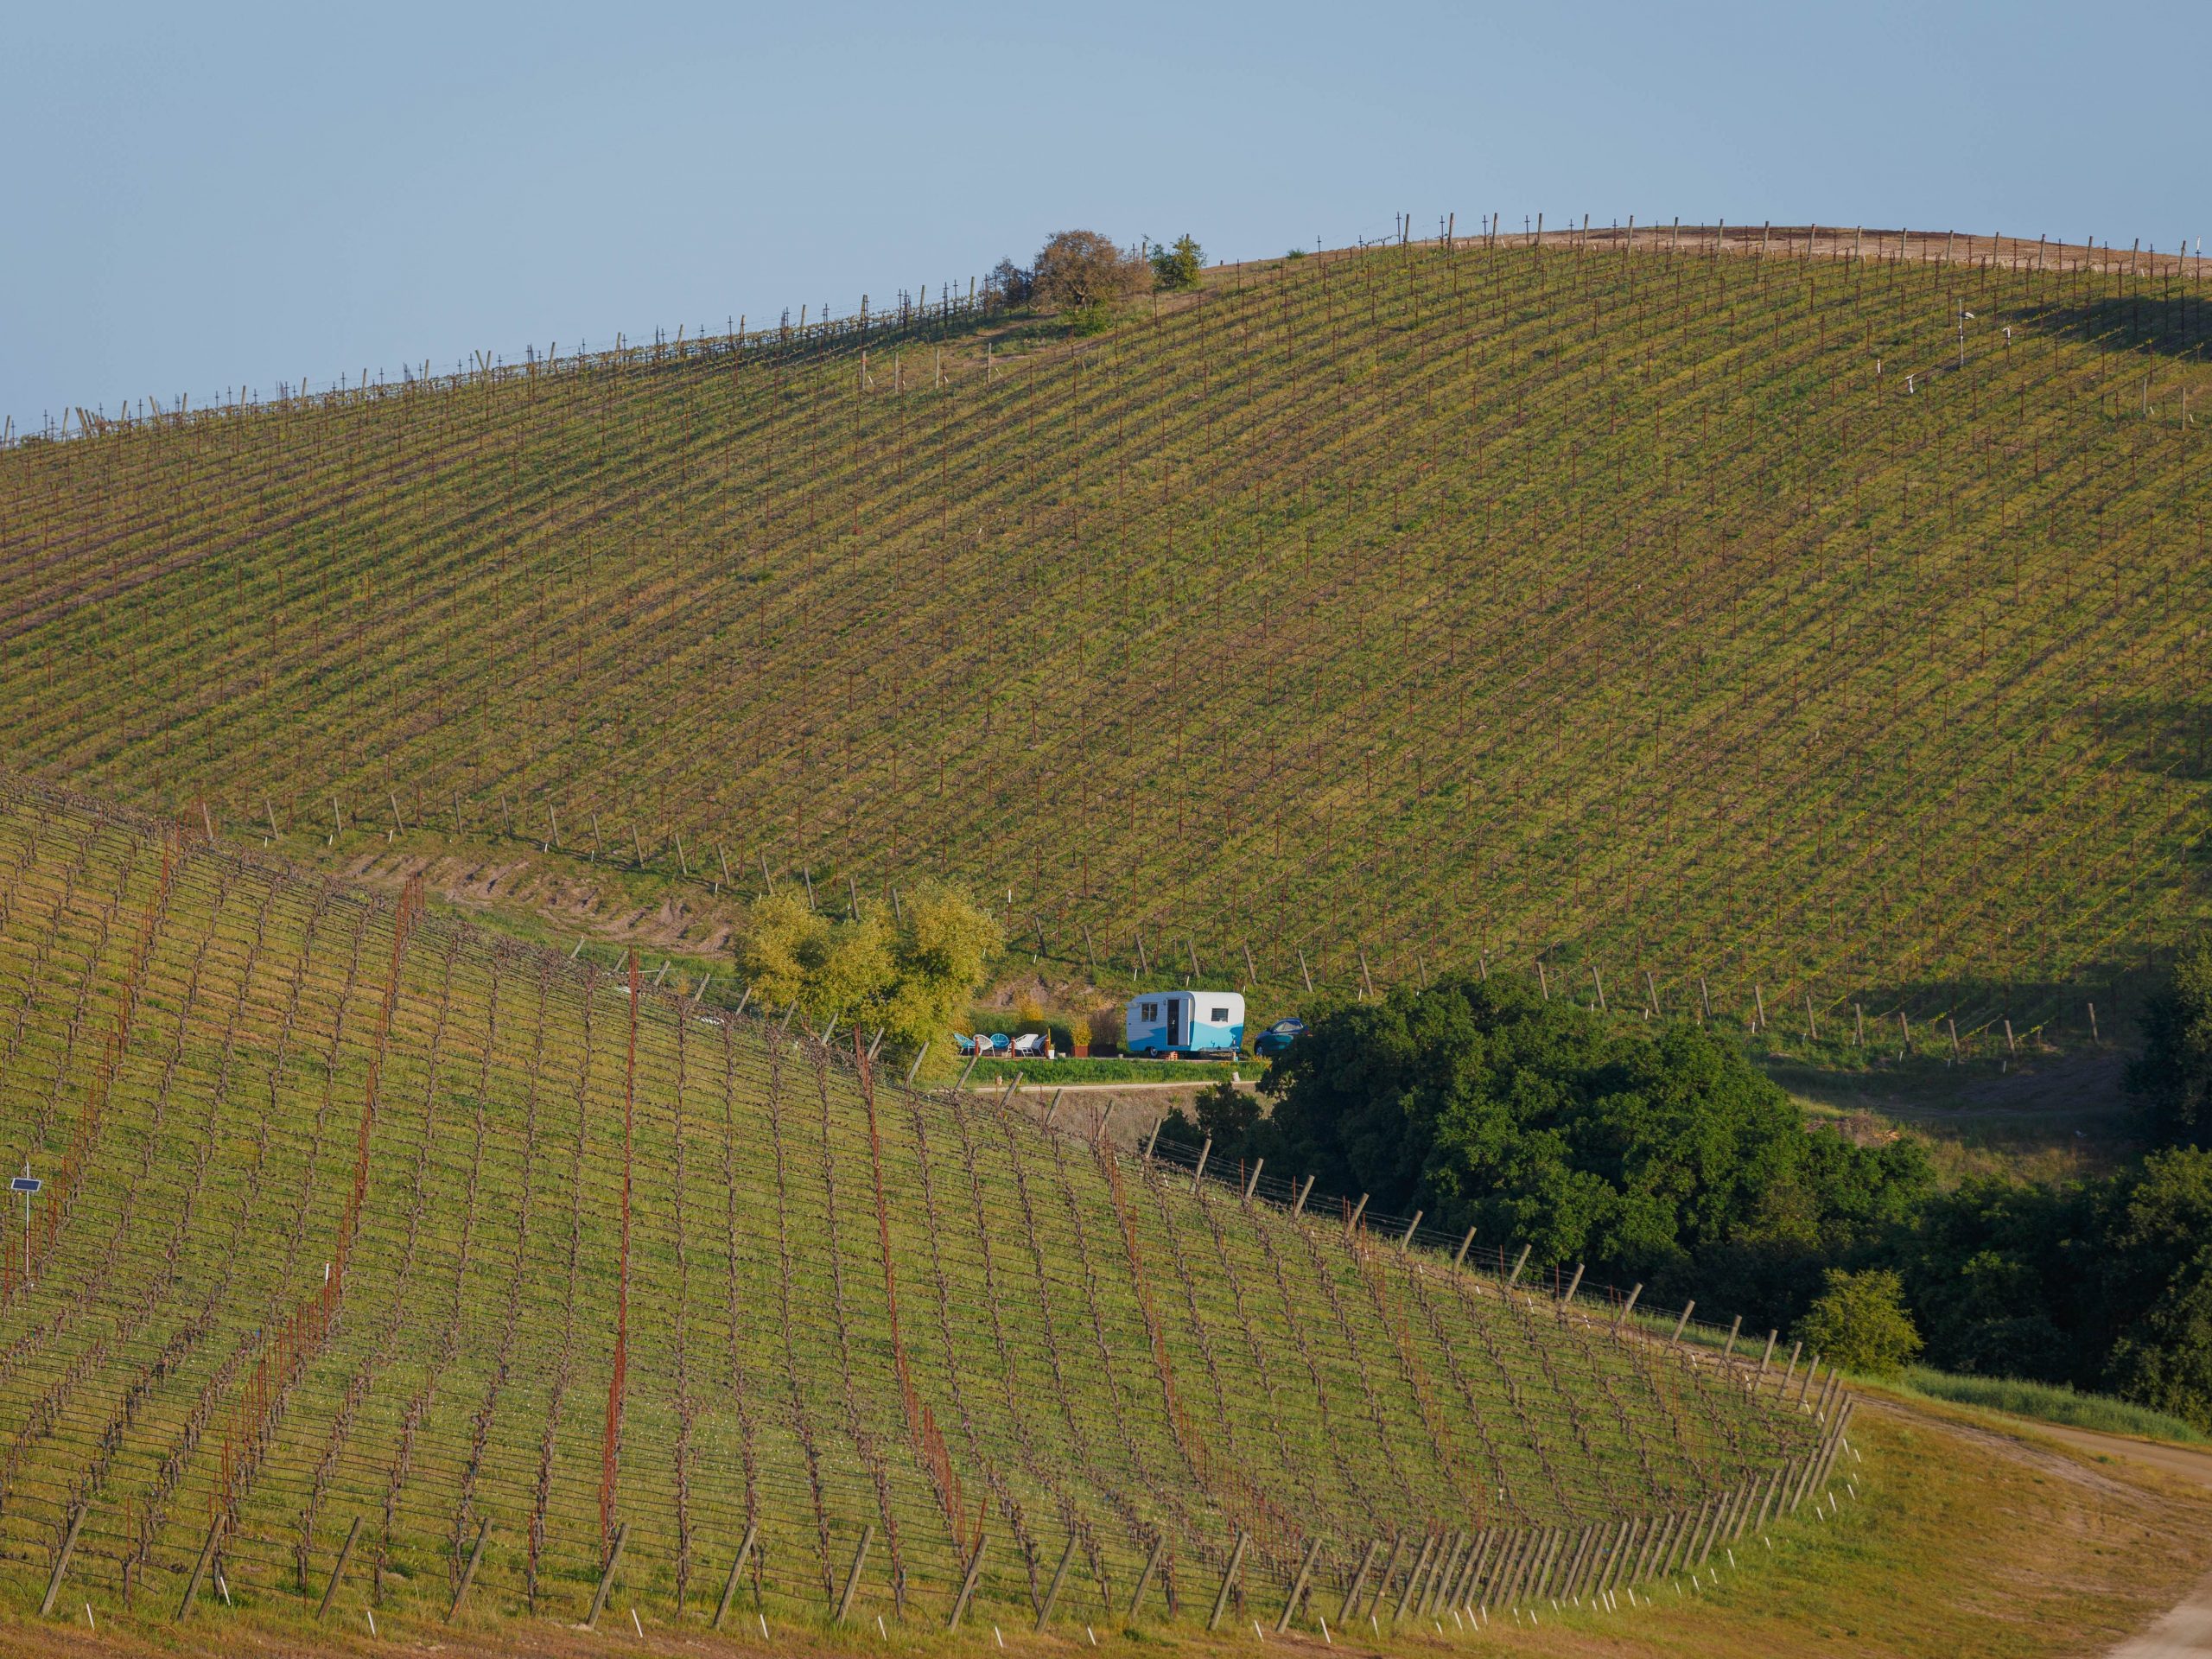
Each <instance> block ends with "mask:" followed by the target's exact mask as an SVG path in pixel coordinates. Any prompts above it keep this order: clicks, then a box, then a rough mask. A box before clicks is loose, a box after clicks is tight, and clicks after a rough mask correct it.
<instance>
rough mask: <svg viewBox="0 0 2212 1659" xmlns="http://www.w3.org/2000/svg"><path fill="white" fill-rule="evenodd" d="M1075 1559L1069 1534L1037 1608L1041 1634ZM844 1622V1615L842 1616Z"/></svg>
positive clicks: (1072, 1534) (1071, 1534)
mask: <svg viewBox="0 0 2212 1659" xmlns="http://www.w3.org/2000/svg"><path fill="white" fill-rule="evenodd" d="M1072 1560H1075V1534H1074V1533H1073V1532H1072V1531H1071V1532H1070V1533H1069V1534H1068V1543H1067V1548H1065V1549H1063V1550H1062V1551H1061V1552H1060V1564H1059V1565H1058V1567H1054V1568H1053V1569H1052V1583H1051V1584H1050V1585H1048V1586H1046V1590H1045V1600H1044V1603H1043V1605H1040V1606H1039V1608H1038V1609H1037V1630H1038V1634H1039V1635H1040V1636H1041V1635H1042V1634H1043V1633H1044V1630H1045V1627H1046V1625H1047V1624H1051V1623H1052V1608H1053V1606H1054V1605H1056V1604H1057V1603H1058V1601H1059V1599H1060V1586H1062V1585H1064V1584H1065V1583H1066V1582H1067V1580H1068V1563H1069V1562H1071V1561H1072ZM840 1622H842V1615H841V1616H840Z"/></svg>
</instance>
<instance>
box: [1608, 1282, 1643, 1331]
mask: <svg viewBox="0 0 2212 1659" xmlns="http://www.w3.org/2000/svg"><path fill="white" fill-rule="evenodd" d="M1642 1294H1643V1281H1642V1280H1641V1279H1639V1280H1637V1281H1636V1283H1635V1284H1633V1285H1631V1286H1630V1287H1629V1293H1628V1300H1626V1301H1624V1302H1623V1303H1622V1304H1621V1311H1620V1312H1619V1313H1616V1314H1614V1315H1613V1329H1614V1330H1615V1331H1616V1332H1618V1331H1619V1330H1620V1328H1621V1327H1622V1326H1623V1325H1625V1324H1627V1323H1628V1316H1629V1315H1630V1314H1631V1313H1635V1312H1636V1299H1637V1297H1639V1296H1641V1295H1642Z"/></svg>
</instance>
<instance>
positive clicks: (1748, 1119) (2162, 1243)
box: [1166, 941, 2212, 1427]
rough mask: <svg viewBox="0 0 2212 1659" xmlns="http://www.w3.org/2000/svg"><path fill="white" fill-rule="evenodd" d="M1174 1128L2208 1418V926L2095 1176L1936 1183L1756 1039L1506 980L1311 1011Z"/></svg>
mask: <svg viewBox="0 0 2212 1659" xmlns="http://www.w3.org/2000/svg"><path fill="white" fill-rule="evenodd" d="M1309 1024H1310V1028H1309V1029H1308V1031H1307V1032H1306V1034H1305V1035H1304V1036H1303V1037H1301V1038H1300V1039H1299V1040H1298V1041H1297V1043H1296V1044H1295V1045H1294V1046H1293V1047H1292V1048H1291V1049H1290V1050H1289V1052H1287V1054H1285V1055H1284V1056H1282V1057H1281V1058H1278V1059H1277V1060H1275V1061H1274V1063H1273V1064H1272V1065H1270V1067H1269V1069H1268V1073H1267V1075H1266V1077H1265V1078H1264V1079H1263V1081H1262V1090H1263V1092H1264V1094H1265V1095H1267V1096H1271V1097H1272V1099H1273V1102H1274V1105H1273V1109H1272V1111H1269V1112H1267V1113H1265V1114H1264V1115H1263V1113H1262V1109H1261V1105H1260V1103H1259V1102H1258V1101H1257V1100H1255V1098H1254V1097H1253V1096H1250V1095H1239V1094H1237V1093H1236V1091H1234V1090H1230V1089H1228V1088H1226V1087H1224V1088H1222V1089H1219V1090H1212V1091H1209V1093H1208V1094H1206V1095H1205V1096H1202V1097H1201V1099H1200V1101H1199V1103H1198V1112H1197V1116H1196V1119H1195V1121H1192V1120H1190V1119H1187V1118H1185V1119H1179V1120H1178V1121H1176V1122H1171V1123H1170V1125H1169V1126H1168V1128H1167V1129H1166V1138H1167V1139H1169V1140H1171V1141H1172V1140H1173V1139H1174V1138H1176V1137H1177V1136H1181V1137H1184V1138H1186V1139H1192V1140H1195V1139H1196V1138H1198V1137H1202V1136H1205V1135H1211V1137H1212V1138H1213V1141H1214V1155H1215V1156H1216V1157H1230V1158H1237V1157H1242V1158H1245V1159H1248V1160H1249V1159H1256V1158H1261V1157H1264V1158H1266V1159H1267V1160H1268V1163H1269V1164H1270V1165H1272V1166H1274V1167H1276V1168H1288V1169H1299V1170H1307V1171H1311V1172H1313V1173H1314V1174H1315V1176H1316V1177H1317V1178H1318V1180H1319V1184H1320V1185H1321V1186H1322V1187H1323V1188H1325V1189H1326V1188H1329V1187H1332V1186H1333V1187H1336V1188H1338V1190H1341V1191H1343V1192H1365V1193H1368V1194H1369V1195H1370V1203H1371V1204H1372V1205H1373V1206H1374V1207H1375V1209H1376V1210H1377V1211H1384V1212H1395V1213H1399V1214H1410V1213H1412V1212H1413V1211H1415V1210H1421V1211H1425V1212H1426V1213H1427V1217H1429V1219H1430V1221H1431V1222H1432V1223H1433V1224H1436V1225H1439V1226H1441V1227H1444V1228H1446V1229H1448V1230H1460V1229H1464V1228H1466V1227H1469V1226H1472V1227H1474V1228H1476V1229H1477V1230H1478V1233H1479V1234H1480V1235H1481V1236H1484V1237H1486V1238H1489V1239H1491V1240H1497V1239H1501V1238H1510V1239H1514V1240H1517V1241H1520V1242H1523V1243H1527V1244H1529V1247H1530V1251H1531V1260H1532V1261H1533V1262H1538V1263H1550V1262H1560V1263H1567V1262H1586V1263H1587V1264H1588V1267H1589V1269H1590V1271H1591V1272H1592V1274H1597V1275H1599V1276H1601V1277H1605V1276H1611V1277H1614V1278H1617V1279H1618V1280H1620V1281H1622V1282H1624V1283H1625V1282H1629V1281H1641V1282H1643V1284H1645V1285H1646V1286H1647V1287H1648V1292H1647V1294H1650V1295H1652V1296H1655V1297H1657V1298H1661V1299H1669V1298H1671V1299H1672V1300H1677V1301H1681V1300H1688V1299H1689V1298H1692V1297H1694V1298H1696V1299H1697V1301H1698V1304H1699V1306H1700V1310H1707V1311H1714V1312H1718V1313H1720V1315H1721V1316H1722V1317H1727V1316H1728V1315H1730V1314H1732V1313H1741V1314H1743V1315H1744V1316H1745V1320H1746V1323H1755V1324H1758V1325H1775V1326H1778V1327H1781V1328H1783V1329H1785V1330H1795V1331H1796V1333H1797V1334H1799V1335H1801V1336H1804V1337H1806V1338H1807V1339H1808V1341H1810V1342H1812V1343H1814V1344H1815V1345H1820V1346H1822V1347H1823V1348H1824V1350H1825V1351H1827V1352H1828V1353H1829V1354H1830V1356H1831V1357H1834V1358H1837V1359H1840V1360H1841V1361H1843V1362H1844V1363H1847V1364H1851V1363H1857V1364H1859V1365H1861V1366H1864V1367H1866V1368H1869V1369H1873V1370H1884V1369H1889V1368H1891V1367H1892V1366H1894V1365H1896V1364H1897V1363H1902V1362H1903V1361H1904V1360H1906V1359H1910V1358H1912V1357H1916V1356H1918V1357H1923V1358H1924V1359H1925V1360H1926V1361H1927V1362H1928V1363H1931V1364H1934V1365H1936V1366H1939V1367H1941V1368H1942V1369H1945V1370H1955V1371H1961V1372H1968V1373H1983V1374H1990V1375H2001V1376H2019V1377H2025V1378H2029V1379H2031V1380H2035V1381H2039V1382H2047V1383H2067V1384H2070V1385H2072V1386H2075V1387H2076V1388H2084V1389H2100V1390H2104V1391H2108V1392H2111V1393H2114V1394H2117V1395H2120V1396H2121V1397H2123V1398H2126V1399H2128V1400H2132V1401H2135V1402H2139V1403H2141V1404H2144V1405H2147V1406H2151V1407H2153V1408H2158V1409H2159V1410H2163V1411H2167V1412H2171V1413H2172V1414H2175V1415H2177V1416H2180V1417H2183V1418H2185V1419H2187V1420H2188V1421H2191V1422H2194V1423H2196V1424H2198V1425H2200V1426H2202V1427H2212V944H2207V943H2205V942H2202V941H2200V942H2198V943H2197V944H2195V945H2194V946H2193V947H2192V948H2191V949H2190V950H2185V951H2184V952H2183V954H2182V956H2181V957H2180V958H2179V960H2178V962H2177V965H2176V967H2175V969H2174V970H2173V973H2172V976H2171V979H2170V981H2169V982H2168V983H2167V984H2166V986H2165V988H2164V990H2163V991H2162V992H2161V993H2160V994H2159V995H2157V996H2156V997H2155V998H2154V999H2153V1000H2152V1003H2151V1006H2150V1007H2149V1009H2148V1011H2147V1013H2146V1014H2145V1020H2144V1028H2143V1046H2142V1049H2141V1052H2140V1053H2139V1055H2138V1056H2137V1058H2135V1059H2134V1061H2133V1064H2132V1065H2130V1067H2129V1070H2128V1082H2129V1087H2130V1088H2131V1090H2133V1091H2134V1093H2135V1094H2136V1096H2138V1098H2139V1101H2140V1103H2141V1104H2142V1109H2143V1113H2144V1118H2145V1125H2146V1128H2147V1129H2148V1131H2149V1135H2150V1138H2151V1140H2152V1150H2150V1151H2149V1152H2148V1153H2147V1154H2145V1156H2144V1157H2143V1158H2142V1159H2141V1160H2139V1162H2138V1163H2136V1164H2134V1165H2133V1166H2130V1167H2128V1168H2126V1169H2124V1170H2121V1171H2120V1172H2118V1173H2113V1174H2111V1175H2107V1176H2103V1177H2100V1178H2095V1179H2072V1180H2064V1181H2029V1182H2021V1181H2014V1180H2005V1179H1993V1178H1983V1179H1972V1180H1968V1181H1966V1182H1964V1183H1962V1184H1960V1185H1955V1186H1950V1187H1946V1186H1944V1185H1942V1184H1941V1183H1940V1182H1939V1181H1938V1179H1937V1175H1936V1167H1935V1165H1934V1164H1933V1162H1932V1161H1931V1160H1930V1158H1929V1152H1928V1148H1927V1146H1926V1144H1925V1143H1924V1142H1923V1141H1921V1140H1920V1139H1918V1138H1917V1137H1916V1136H1914V1135H1910V1134H1900V1135H1896V1136H1894V1137H1892V1138H1891V1139H1888V1140H1886V1141H1883V1142H1881V1143H1879V1144H1874V1145H1861V1144H1858V1143H1855V1142H1853V1141H1850V1140H1847V1139H1846V1138H1845V1137H1844V1136H1843V1135H1840V1134H1839V1133H1836V1132H1834V1130H1832V1129H1829V1128H1824V1127H1821V1126H1818V1125H1814V1126H1808V1125H1807V1124H1806V1122H1804V1120H1803V1117H1802V1114H1801V1113H1800V1111H1799V1109H1797V1107H1796V1105H1795V1104H1794V1103H1792V1102H1791V1101H1790V1099H1789V1096H1788V1095H1787V1094H1785V1093H1784V1092H1783V1090H1782V1089H1781V1088H1780V1087H1779V1086H1778V1085H1777V1084H1775V1083H1774V1082H1773V1081H1772V1080H1771V1079H1770V1078H1769V1077H1766V1076H1764V1074H1763V1073H1762V1072H1760V1071H1759V1070H1758V1068H1757V1067H1756V1066H1755V1065H1752V1063H1751V1060H1750V1059H1749V1058H1747V1057H1746V1056H1745V1053H1744V1052H1743V1051H1742V1049H1741V1048H1740V1047H1738V1046H1736V1045H1735V1044H1734V1043H1732V1042H1731V1041H1730V1040H1728V1039H1726V1038H1724V1037H1721V1036H1719V1035H1716V1034H1715V1033H1713V1032H1710V1031H1707V1030H1706V1029H1703V1028H1702V1027H1699V1026H1697V1025H1694V1024H1691V1023H1688V1022H1684V1021H1667V1022H1662V1023H1660V1024H1658V1025H1656V1026H1655V1027H1632V1026H1629V1025H1626V1024H1624V1023H1623V1022H1620V1021H1618V1020H1611V1019H1608V1018H1606V1017H1605V1016H1603V1015H1602V1014H1599V1013H1598V1012H1597V1011H1595V1010H1592V1009H1588V1008H1585V1007H1580V1006H1579V1005H1577V1004H1575V1003H1573V1002H1572V1001H1566V1000H1548V999H1546V998H1545V997H1544V996H1543V995H1541V991H1540V989H1539V988H1538V987H1537V986H1536V985H1535V983H1534V982H1530V981H1529V980H1525V979H1523V978H1522V977H1520V976H1517V975H1512V974H1504V973H1499V974H1493V975H1491V976H1488V977H1486V978H1484V977H1477V976H1459V977H1453V978H1449V979H1446V980H1441V981H1440V982H1437V983H1435V984H1433V985H1431V986H1429V987H1427V988H1419V989H1416V988H1400V989H1397V990H1394V991H1392V992H1390V993H1389V994H1388V995H1385V996H1383V997H1382V998H1380V999H1378V1000H1376V1001H1343V1002H1336V1003H1332V1004H1329V1005H1326V1006H1325V1007H1321V1008H1319V1010H1317V1011H1316V1012H1315V1013H1314V1014H1313V1016H1312V1018H1311V1020H1310V1022H1309Z"/></svg>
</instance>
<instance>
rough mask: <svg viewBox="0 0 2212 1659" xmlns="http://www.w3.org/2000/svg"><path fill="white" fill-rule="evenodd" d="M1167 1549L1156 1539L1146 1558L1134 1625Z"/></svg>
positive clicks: (1133, 1599)
mask: <svg viewBox="0 0 2212 1659" xmlns="http://www.w3.org/2000/svg"><path fill="white" fill-rule="evenodd" d="M1166 1548H1167V1540H1166V1537H1165V1536H1161V1537H1158V1538H1154V1540H1153V1541H1152V1553H1151V1554H1148V1555H1147V1556H1146V1557H1145V1558H1144V1571H1143V1572H1141V1573H1138V1574H1137V1587H1136V1589H1135V1592H1133V1593H1132V1594H1131V1595H1130V1597H1129V1611H1128V1618H1129V1619H1130V1621H1131V1622H1132V1623H1134V1622H1135V1618H1136V1616H1137V1611H1138V1609H1140V1608H1141V1607H1142V1606H1143V1605H1144V1592H1146V1591H1147V1590H1149V1589H1151V1588H1152V1580H1153V1578H1154V1574H1156V1573H1158V1572H1159V1571H1160V1555H1161V1554H1163V1553H1164V1552H1165V1551H1166ZM976 1558H977V1560H981V1559H982V1545H981V1544H980V1543H979V1544H977V1545H976Z"/></svg>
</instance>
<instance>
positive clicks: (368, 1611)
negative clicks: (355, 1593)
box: [361, 1607, 377, 1636]
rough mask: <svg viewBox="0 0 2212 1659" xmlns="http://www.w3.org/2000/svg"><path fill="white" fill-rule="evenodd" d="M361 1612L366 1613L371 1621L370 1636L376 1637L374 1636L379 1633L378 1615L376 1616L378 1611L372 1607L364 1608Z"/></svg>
mask: <svg viewBox="0 0 2212 1659" xmlns="http://www.w3.org/2000/svg"><path fill="white" fill-rule="evenodd" d="M361 1611H362V1612H364V1613H365V1614H366V1615H367V1616H368V1620H369V1634H370V1635H371V1636H374V1635H375V1634H376V1633H377V1615H376V1610H375V1609H374V1608H372V1607H364V1608H362V1609H361Z"/></svg>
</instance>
